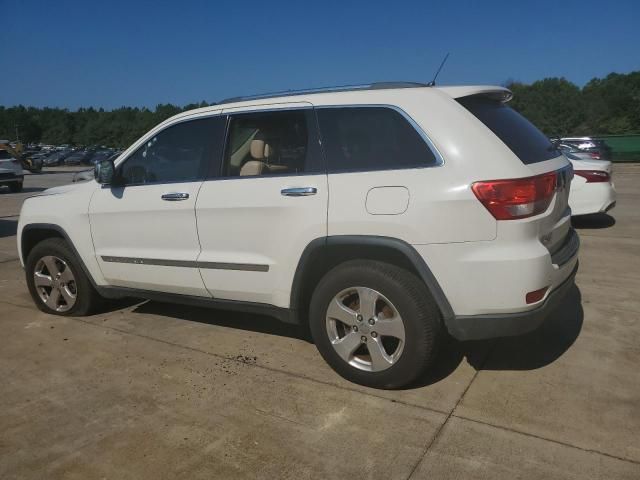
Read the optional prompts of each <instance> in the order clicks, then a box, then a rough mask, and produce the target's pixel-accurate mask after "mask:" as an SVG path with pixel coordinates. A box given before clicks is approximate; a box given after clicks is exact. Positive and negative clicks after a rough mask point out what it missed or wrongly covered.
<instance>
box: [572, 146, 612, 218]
mask: <svg viewBox="0 0 640 480" xmlns="http://www.w3.org/2000/svg"><path fill="white" fill-rule="evenodd" d="M564 154H565V156H566V157H567V158H568V159H569V161H570V162H571V164H572V165H573V173H574V176H573V181H572V182H571V189H570V190H569V206H570V207H571V214H572V215H574V216H575V215H588V214H591V213H600V212H607V211H609V210H611V209H612V208H613V207H614V206H615V204H616V191H615V188H614V185H613V182H612V181H611V162H609V161H607V160H585V159H582V158H579V157H576V156H575V155H573V154H572V153H568V152H564Z"/></svg>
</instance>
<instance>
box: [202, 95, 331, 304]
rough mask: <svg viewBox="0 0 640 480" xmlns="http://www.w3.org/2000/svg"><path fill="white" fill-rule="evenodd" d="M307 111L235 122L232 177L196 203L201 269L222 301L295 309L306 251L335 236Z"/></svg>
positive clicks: (209, 185) (208, 184)
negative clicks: (294, 288)
mask: <svg viewBox="0 0 640 480" xmlns="http://www.w3.org/2000/svg"><path fill="white" fill-rule="evenodd" d="M300 105H301V104H299V103H297V104H294V105H292V106H290V108H291V109H292V110H290V111H289V110H286V109H282V107H287V106H286V105H280V106H279V107H280V108H279V109H278V111H277V112H279V113H280V116H278V115H277V112H272V113H269V112H261V113H253V114H244V113H243V114H237V115H231V119H230V123H229V132H230V133H229V138H228V139H227V151H226V154H225V157H226V158H225V162H224V166H223V172H224V175H225V176H224V177H223V178H219V179H217V180H209V181H205V182H204V184H203V185H202V188H201V190H200V194H199V196H198V201H197V204H196V214H197V218H198V233H199V237H200V244H201V246H202V251H201V253H200V256H199V257H198V263H199V264H200V265H201V267H200V272H201V274H202V278H203V280H204V283H205V285H206V287H207V289H208V290H209V292H210V293H211V294H212V295H213V296H214V297H216V298H221V299H229V300H240V301H249V302H258V303H266V304H271V305H276V306H279V307H288V306H289V300H290V289H291V284H292V282H293V276H294V273H295V270H296V267H297V265H298V260H299V258H300V256H301V255H302V252H303V250H304V249H305V247H306V246H307V245H308V244H309V242H311V241H312V240H314V239H316V238H319V237H324V236H326V234H327V224H326V221H327V200H328V189H327V176H326V174H325V173H324V169H323V167H322V165H321V154H320V151H319V142H318V137H317V130H316V122H315V117H314V116H313V111H312V110H311V109H310V108H308V109H307V110H304V111H301V110H300ZM307 105H308V104H307ZM262 108H265V107H264V106H263V107H262ZM287 112H289V113H287ZM292 112H293V113H292ZM224 113H226V112H224ZM303 119H304V121H302V120H303ZM234 122H240V123H234ZM252 129H253V130H252ZM302 132H304V134H303V133H302ZM313 172H317V173H313ZM291 189H296V190H291ZM297 189H302V190H297ZM283 191H284V192H283Z"/></svg>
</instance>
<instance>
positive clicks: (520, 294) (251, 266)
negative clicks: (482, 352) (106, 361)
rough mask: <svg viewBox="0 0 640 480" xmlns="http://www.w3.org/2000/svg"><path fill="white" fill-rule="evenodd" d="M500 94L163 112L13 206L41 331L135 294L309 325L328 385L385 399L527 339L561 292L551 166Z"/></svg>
mask: <svg viewBox="0 0 640 480" xmlns="http://www.w3.org/2000/svg"><path fill="white" fill-rule="evenodd" d="M510 97H511V93H510V92H509V91H508V90H506V89H504V88H500V87H444V88H436V87H429V86H426V85H422V84H373V85H369V86H366V87H354V88H349V89H340V90H324V91H320V92H318V91H311V92H310V91H306V92H300V93H293V94H292V93H289V94H287V95H286V96H269V97H265V96H262V97H253V98H244V99H232V100H230V101H227V102H223V103H221V104H218V105H214V106H212V107H206V108H201V109H197V110H192V111H189V112H185V113H181V114H179V115H176V116H175V117H173V118H171V119H169V120H167V121H165V122H163V123H162V124H160V125H158V126H157V127H156V128H154V129H153V130H151V131H150V132H149V133H147V134H146V135H145V136H144V137H142V138H141V139H140V140H138V141H137V142H136V143H134V144H133V145H132V146H131V147H129V149H127V150H126V151H125V152H124V153H122V154H121V155H120V156H119V157H118V158H117V159H116V160H115V161H104V162H101V163H100V164H98V165H97V166H96V178H95V180H91V181H88V182H82V183H76V184H73V185H68V186H63V187H57V188H52V189H49V190H46V191H45V192H42V194H39V195H38V196H35V197H32V198H30V199H28V200H27V201H26V202H25V203H24V206H23V208H22V212H21V215H20V222H19V228H18V248H19V250H20V258H21V259H22V262H23V264H24V266H25V268H26V278H27V282H28V285H29V290H30V292H31V295H32V296H33V298H34V301H35V302H36V304H37V305H38V307H39V308H40V309H41V310H43V311H45V312H48V313H53V314H60V315H85V314H87V313H89V312H90V311H91V310H92V309H93V308H94V307H95V305H96V304H97V302H98V301H99V300H100V299H101V298H103V297H107V298H113V297H118V296H133V297H141V298H149V299H155V300H159V301H172V302H182V303H190V304H198V305H212V306H216V307H220V306H221V307H223V308H228V309H239V310H246V311H251V312H261V313H266V314H269V315H272V316H275V317H277V318H279V319H281V320H283V321H285V322H291V323H296V324H302V325H308V326H309V328H310V330H311V333H312V336H313V339H314V341H315V343H316V345H317V347H318V350H319V351H320V353H321V354H322V356H323V357H324V358H325V360H326V361H327V362H328V363H329V364H330V365H331V366H332V367H333V368H334V369H335V370H336V371H337V372H338V373H340V374H341V375H343V376H344V377H346V378H348V379H350V380H352V381H355V382H358V383H361V384H365V385H370V386H374V387H380V388H394V387H400V386H403V385H406V384H408V383H410V382H412V381H414V380H415V379H416V378H417V377H418V376H419V375H421V374H422V373H423V372H424V371H425V370H426V369H427V368H428V367H429V366H430V365H431V364H432V363H433V361H434V358H435V354H436V351H437V347H438V345H439V344H440V343H441V340H442V338H443V335H444V334H445V333H447V332H448V333H449V334H450V335H452V336H453V337H455V338H457V339H461V340H466V339H481V338H489V337H496V336H508V335H516V334H520V333H523V332H527V331H530V330H532V329H534V328H535V327H537V326H538V325H539V324H540V323H541V322H542V320H543V319H544V317H545V315H546V314H547V313H548V312H549V310H550V309H551V308H552V307H553V305H554V304H555V303H557V301H558V300H560V299H561V298H562V297H563V296H564V294H565V293H566V291H567V290H568V289H569V288H570V287H571V285H572V283H573V277H574V275H575V271H576V268H577V263H578V260H577V253H578V245H579V240H578V237H577V235H576V233H575V232H574V231H573V230H572V229H571V226H570V214H571V211H570V209H569V207H568V205H567V198H568V195H569V183H570V180H571V176H572V171H571V167H570V164H569V162H568V161H567V159H566V158H565V157H564V156H563V155H561V154H560V153H559V152H558V151H557V150H555V149H554V148H553V146H552V145H551V144H550V142H549V141H548V139H547V138H546V137H545V136H544V135H543V134H542V133H541V132H539V131H538V130H537V129H536V128H535V127H534V126H533V125H531V124H530V123H529V122H528V121H527V120H526V119H524V118H523V117H522V116H520V115H519V114H518V113H516V112H515V111H514V110H512V109H510V108H509V107H507V106H506V105H505V102H506V101H507V100H509V98H510Z"/></svg>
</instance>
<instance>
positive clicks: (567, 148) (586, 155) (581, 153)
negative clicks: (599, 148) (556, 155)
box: [556, 143, 600, 160]
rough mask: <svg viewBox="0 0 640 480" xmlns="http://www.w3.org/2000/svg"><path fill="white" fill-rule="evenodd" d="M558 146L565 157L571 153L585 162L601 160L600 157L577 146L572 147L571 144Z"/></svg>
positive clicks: (559, 144)
mask: <svg viewBox="0 0 640 480" xmlns="http://www.w3.org/2000/svg"><path fill="white" fill-rule="evenodd" d="M556 146H557V148H558V149H559V150H560V151H561V152H562V153H564V154H565V155H566V154H568V153H569V154H571V155H573V156H574V157H577V158H581V159H583V160H600V156H599V155H597V154H595V153H592V152H588V151H586V150H581V149H579V148H578V147H576V146H575V145H571V144H569V143H558V144H556Z"/></svg>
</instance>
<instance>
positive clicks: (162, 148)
mask: <svg viewBox="0 0 640 480" xmlns="http://www.w3.org/2000/svg"><path fill="white" fill-rule="evenodd" d="M224 128H225V119H224V117H211V118H205V119H199V120H191V121H188V122H183V123H179V124H177V125H174V126H172V127H169V128H167V129H165V130H162V131H161V132H159V133H158V134H157V135H155V136H153V137H152V138H150V139H149V140H147V142H146V143H145V144H144V145H143V146H141V147H140V148H139V149H138V150H137V151H136V152H135V153H134V154H133V155H131V156H130V157H129V158H127V160H125V162H124V163H123V164H122V166H121V167H120V168H119V173H120V176H121V177H122V178H123V180H124V184H125V185H137V184H145V183H169V182H191V181H195V180H200V179H202V178H204V176H205V174H206V171H207V170H208V169H209V168H210V166H211V165H210V163H211V161H213V162H215V161H216V159H218V160H217V161H218V162H219V158H220V154H221V150H222V145H223V141H224V140H223V139H224ZM218 165H219V163H218Z"/></svg>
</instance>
